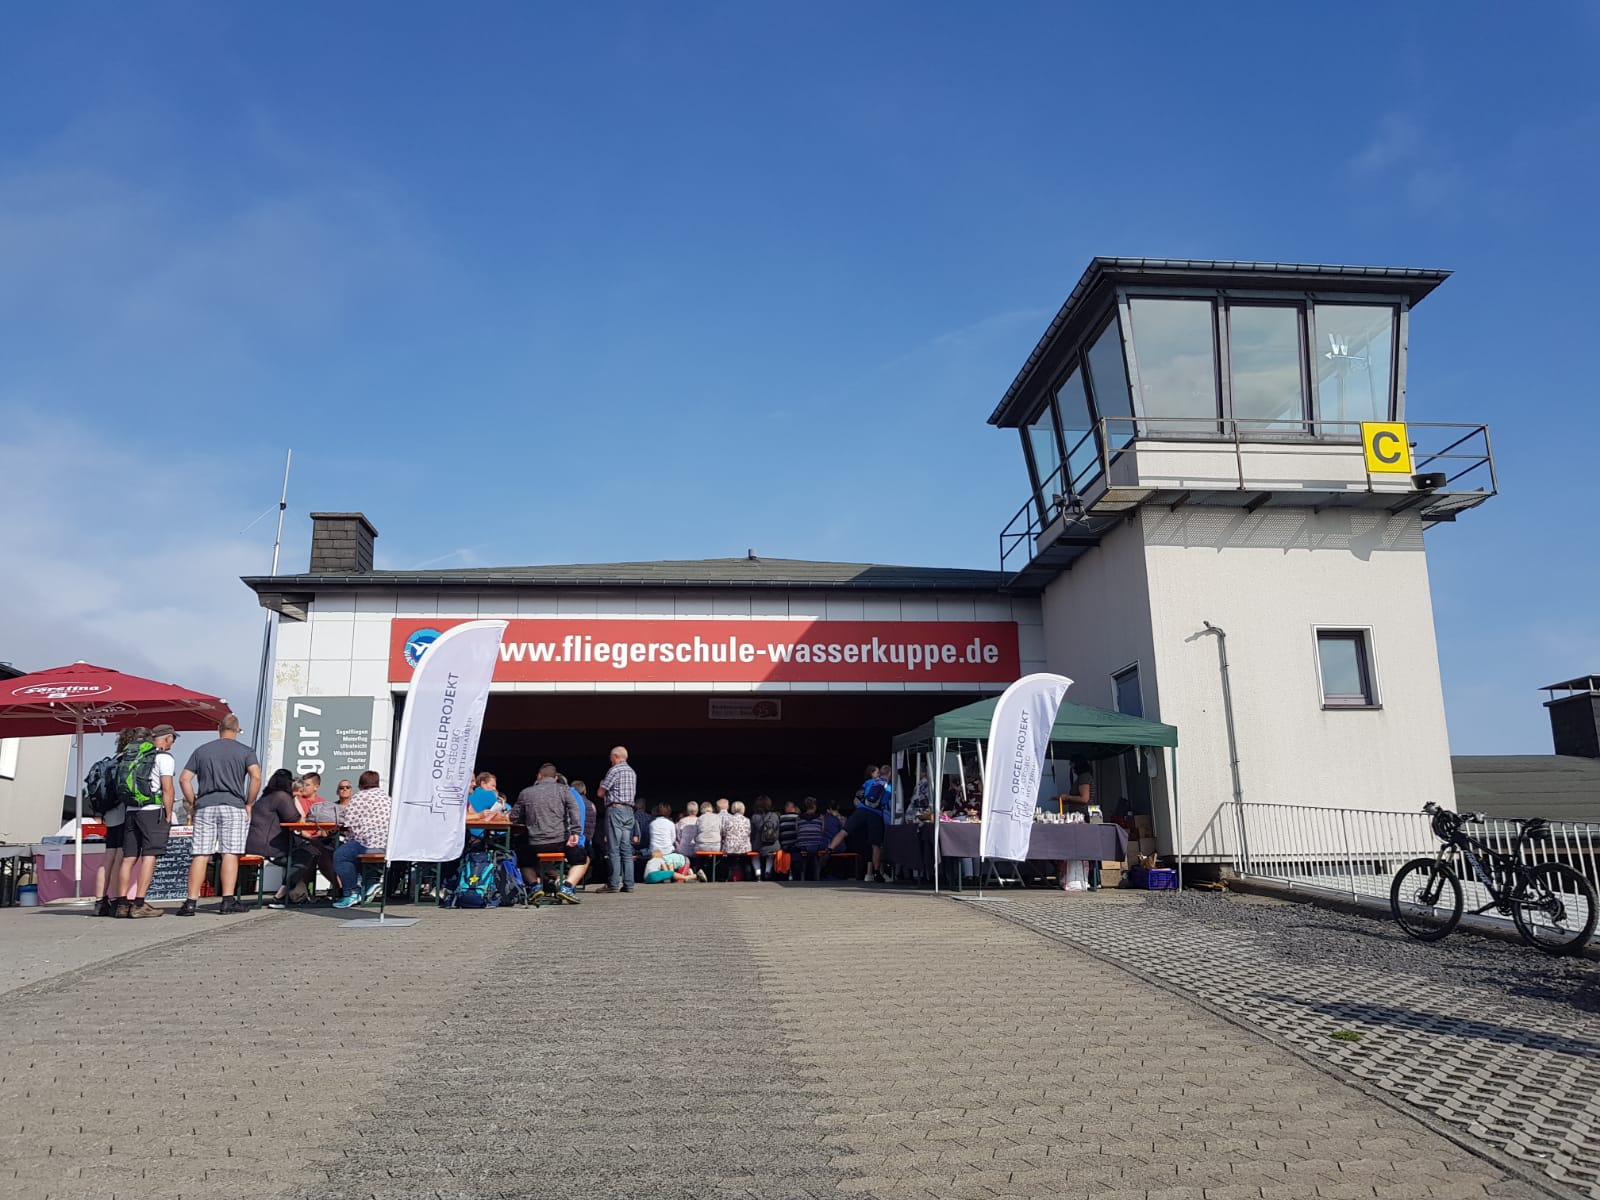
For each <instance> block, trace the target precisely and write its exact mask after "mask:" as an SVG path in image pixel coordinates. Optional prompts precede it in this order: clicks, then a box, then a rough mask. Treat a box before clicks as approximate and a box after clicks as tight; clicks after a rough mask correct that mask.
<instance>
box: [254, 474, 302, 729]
mask: <svg viewBox="0 0 1600 1200" xmlns="http://www.w3.org/2000/svg"><path fill="white" fill-rule="evenodd" d="M293 462H294V451H293V450H288V451H285V453H284V456H283V491H282V492H281V493H279V496H278V532H277V534H276V535H275V536H274V537H273V539H272V570H271V572H270V574H273V575H276V574H277V573H278V552H279V551H280V550H281V549H282V547H283V514H284V510H286V509H287V508H288V507H289V468H290V466H291V465H292V464H293ZM272 616H273V614H272V611H271V610H270V609H269V610H268V611H267V614H266V620H265V622H264V623H263V625H262V629H261V670H260V671H259V673H258V674H257V675H256V713H255V717H256V720H255V735H254V736H255V743H256V750H257V752H258V753H260V754H266V753H267V724H268V721H269V719H270V716H271V712H272V707H271V706H272V698H271V696H270V695H268V693H267V664H268V662H270V661H271V655H272Z"/></svg>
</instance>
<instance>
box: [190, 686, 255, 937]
mask: <svg viewBox="0 0 1600 1200" xmlns="http://www.w3.org/2000/svg"><path fill="white" fill-rule="evenodd" d="M178 782H179V784H180V785H181V786H182V788H183V798H184V800H186V801H187V802H188V805H189V811H190V812H191V813H192V814H194V815H193V818H192V819H193V821H194V851H193V855H194V856H193V857H192V858H191V859H190V860H189V898H188V899H187V900H185V901H184V902H183V906H182V907H181V908H179V909H178V916H180V917H192V916H194V913H195V908H196V906H197V905H198V904H199V902H200V887H201V885H202V884H204V883H205V881H206V864H207V863H208V862H210V860H211V856H212V855H213V854H220V855H221V856H222V867H221V870H220V871H219V872H218V879H217V882H218V883H219V885H220V887H219V888H218V890H219V891H220V892H221V893H222V904H221V906H220V907H219V908H218V909H217V911H218V912H220V913H240V912H244V911H245V906H244V905H243V904H241V903H240V902H239V897H238V896H236V895H235V894H234V892H235V890H236V889H237V887H238V884H239V856H240V855H241V854H243V853H244V848H245V842H246V841H247V840H248V839H249V837H250V816H251V809H252V808H253V807H254V805H255V802H256V795H257V794H258V793H259V792H260V791H261V763H260V762H259V761H258V760H257V758H256V752H255V750H254V749H252V748H251V747H249V746H247V745H245V743H243V742H241V741H240V740H239V718H238V717H236V716H234V715H233V714H232V713H229V714H228V715H227V716H225V717H223V718H222V720H221V721H220V722H218V723H217V737H216V740H215V741H211V742H207V743H206V744H205V745H203V746H197V747H196V748H195V751H194V753H193V754H191V755H190V756H189V761H188V762H187V763H186V764H184V768H183V775H182V776H181V777H180V778H179V780H178Z"/></svg>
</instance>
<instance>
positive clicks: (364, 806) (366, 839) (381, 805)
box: [333, 771, 390, 908]
mask: <svg viewBox="0 0 1600 1200" xmlns="http://www.w3.org/2000/svg"><path fill="white" fill-rule="evenodd" d="M356 782H357V783H358V784H359V785H360V788H361V790H360V791H359V792H357V793H356V794H355V795H354V796H353V797H352V798H351V800H350V803H349V804H346V805H345V806H344V807H342V808H341V809H339V824H341V825H343V826H344V831H345V832H344V840H343V841H341V842H340V843H339V848H338V849H337V850H335V851H334V852H333V871H334V874H336V875H337V876H338V877H339V887H340V888H341V889H343V891H344V895H342V896H340V897H339V899H337V900H335V901H334V902H333V906H334V907H335V908H350V907H352V906H353V905H356V904H360V903H361V863H360V861H359V860H360V858H361V856H362V855H363V854H378V853H381V852H382V851H383V850H384V849H385V848H386V847H387V846H388V845H389V810H390V801H389V793H388V792H386V791H384V790H383V789H382V788H381V787H379V786H378V783H379V780H378V773H377V772H376V771H363V772H362V773H361V778H360V779H359V780H357V781H356ZM380 886H381V884H380Z"/></svg>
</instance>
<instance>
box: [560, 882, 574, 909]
mask: <svg viewBox="0 0 1600 1200" xmlns="http://www.w3.org/2000/svg"><path fill="white" fill-rule="evenodd" d="M556 895H557V896H559V897H560V898H561V903H563V904H576V903H578V894H577V893H576V892H575V891H573V890H572V885H571V884H570V883H563V884H562V885H561V890H560V891H558V892H557V893H556Z"/></svg>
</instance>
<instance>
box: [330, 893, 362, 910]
mask: <svg viewBox="0 0 1600 1200" xmlns="http://www.w3.org/2000/svg"><path fill="white" fill-rule="evenodd" d="M360 903H361V897H360V896H358V895H357V894H356V893H355V892H351V893H350V894H349V895H348V896H340V897H339V898H338V899H337V900H335V901H334V902H333V906H334V907H335V908H354V907H355V906H356V905H358V904H360Z"/></svg>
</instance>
